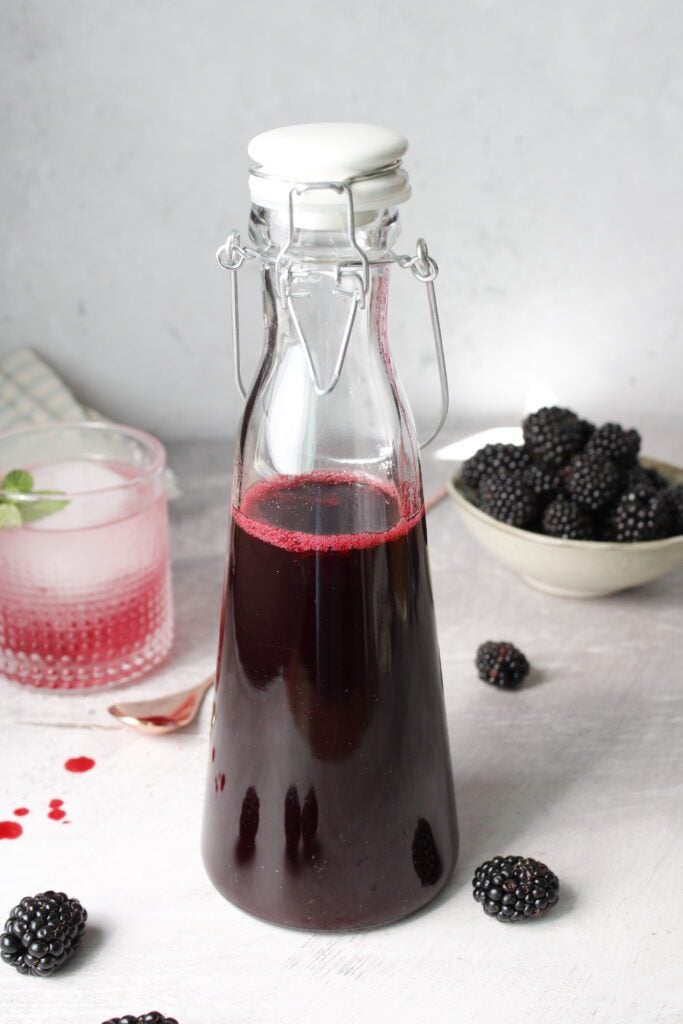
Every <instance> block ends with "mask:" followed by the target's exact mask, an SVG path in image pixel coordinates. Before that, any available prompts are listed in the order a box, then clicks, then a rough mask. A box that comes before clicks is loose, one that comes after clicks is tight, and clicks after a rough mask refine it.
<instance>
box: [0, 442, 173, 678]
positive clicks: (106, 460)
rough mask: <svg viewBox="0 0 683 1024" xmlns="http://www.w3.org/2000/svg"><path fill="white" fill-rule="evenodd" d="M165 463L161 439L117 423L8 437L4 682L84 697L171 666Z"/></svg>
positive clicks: (1, 506)
mask: <svg viewBox="0 0 683 1024" xmlns="http://www.w3.org/2000/svg"><path fill="white" fill-rule="evenodd" d="M165 462H166V454H165V451H164V448H163V446H162V445H161V444H160V443H159V441H157V440H156V439H155V438H153V437H150V436H149V435H148V434H145V433H143V432H142V431H141V430H135V429H133V428H131V427H123V426H116V425H112V424H108V423H74V424H58V425H49V426H38V427H29V428H26V429H19V430H14V431H11V432H10V433H6V434H3V435H0V674H4V675H5V676H7V677H8V678H10V679H12V680H15V681H17V682H19V683H25V684H29V685H32V686H38V687H49V688H51V689H55V690H83V689H89V688H93V687H101V686H106V685H111V684H114V683H122V682H124V681H130V680H133V679H136V678H138V677H140V676H142V675H143V674H144V673H146V672H148V671H149V670H150V669H151V668H153V667H154V666H155V665H157V664H158V663H159V662H160V661H162V659H163V658H164V657H165V656H166V655H167V653H168V651H169V649H170V646H171V642H172V637H173V608H172V597H171V578H170V568H169V554H168V513H167V506H166V488H165V475H164V469H165Z"/></svg>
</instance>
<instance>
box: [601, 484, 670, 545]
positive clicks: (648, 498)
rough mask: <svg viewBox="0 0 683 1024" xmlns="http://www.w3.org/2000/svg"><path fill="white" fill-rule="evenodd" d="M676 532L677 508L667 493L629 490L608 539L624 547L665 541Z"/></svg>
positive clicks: (607, 529)
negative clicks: (624, 545)
mask: <svg viewBox="0 0 683 1024" xmlns="http://www.w3.org/2000/svg"><path fill="white" fill-rule="evenodd" d="M674 529H675V513H674V508H673V506H672V504H671V502H670V499H669V497H668V495H667V492H666V491H654V492H653V491H649V490H648V489H647V488H635V489H634V490H632V491H627V492H626V493H625V494H624V495H623V496H622V498H621V499H620V500H619V502H618V504H617V506H616V508H615V509H614V510H613V512H612V513H611V514H610V516H609V518H608V520H607V523H606V526H605V537H606V539H608V540H612V541H617V542H618V543H620V544H633V543H636V542H638V541H644V540H661V538H663V537H669V536H670V535H671V534H672V533H673V531H674Z"/></svg>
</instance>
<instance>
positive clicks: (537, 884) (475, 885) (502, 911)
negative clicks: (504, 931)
mask: <svg viewBox="0 0 683 1024" xmlns="http://www.w3.org/2000/svg"><path fill="white" fill-rule="evenodd" d="M472 889H473V892H472V895H473V896H474V898H475V900H476V901H477V903H481V904H482V906H483V908H484V913H486V914H490V915H491V916H492V917H497V918H498V920H499V921H529V920H530V919H531V918H534V917H540V916H541V915H542V914H545V913H546V911H548V910H549V909H550V908H551V907H552V906H554V904H555V903H557V900H558V896H559V889H560V882H559V880H558V878H557V875H554V874H553V873H552V871H551V870H550V868H547V867H546V866H545V864H541V862H540V861H537V860H533V858H532V857H494V858H493V860H487V861H485V862H484V863H483V864H482V865H481V867H478V868H477V870H476V871H475V873H474V878H473V879H472Z"/></svg>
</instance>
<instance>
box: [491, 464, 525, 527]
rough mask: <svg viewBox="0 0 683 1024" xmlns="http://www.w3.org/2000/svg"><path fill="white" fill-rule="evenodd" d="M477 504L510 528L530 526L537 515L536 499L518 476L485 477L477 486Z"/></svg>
mask: <svg viewBox="0 0 683 1024" xmlns="http://www.w3.org/2000/svg"><path fill="white" fill-rule="evenodd" d="M479 502H480V505H481V507H482V509H483V510H484V512H487V513H488V514H489V515H490V516H493V518H494V519H499V520H500V521H501V522H502V523H508V524H509V525H510V526H519V527H522V528H523V527H525V526H526V527H528V526H531V524H532V523H533V521H534V519H535V518H536V515H537V513H538V499H537V498H536V495H535V494H534V492H533V491H532V490H531V488H530V487H527V485H526V484H525V483H524V481H523V480H522V479H521V478H520V477H519V476H512V475H511V474H509V473H508V474H504V475H502V476H485V477H484V478H483V479H482V481H481V484H480V486H479Z"/></svg>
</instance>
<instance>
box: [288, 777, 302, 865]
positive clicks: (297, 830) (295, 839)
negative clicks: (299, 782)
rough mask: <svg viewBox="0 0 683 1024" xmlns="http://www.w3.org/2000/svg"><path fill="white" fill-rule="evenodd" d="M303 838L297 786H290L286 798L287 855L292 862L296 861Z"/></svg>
mask: <svg viewBox="0 0 683 1024" xmlns="http://www.w3.org/2000/svg"><path fill="white" fill-rule="evenodd" d="M300 836H301V805H300V803H299V793H298V790H297V788H296V786H290V787H289V789H288V790H287V795H286V796H285V854H286V856H287V859H288V860H290V861H294V860H296V854H297V850H298V848H299V838H300Z"/></svg>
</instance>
